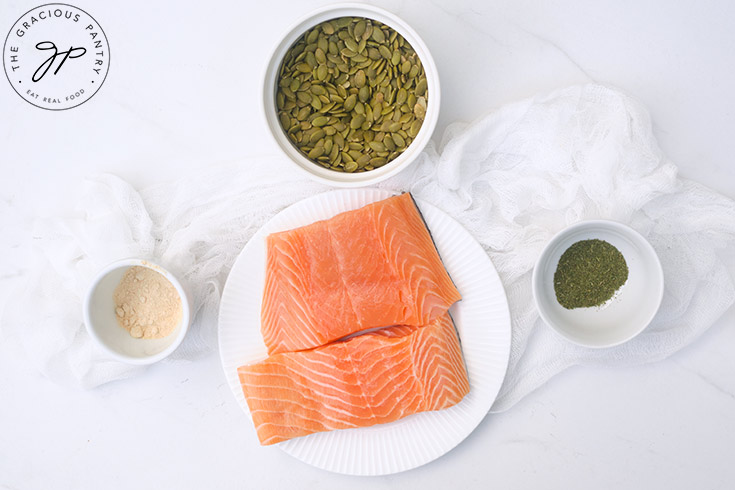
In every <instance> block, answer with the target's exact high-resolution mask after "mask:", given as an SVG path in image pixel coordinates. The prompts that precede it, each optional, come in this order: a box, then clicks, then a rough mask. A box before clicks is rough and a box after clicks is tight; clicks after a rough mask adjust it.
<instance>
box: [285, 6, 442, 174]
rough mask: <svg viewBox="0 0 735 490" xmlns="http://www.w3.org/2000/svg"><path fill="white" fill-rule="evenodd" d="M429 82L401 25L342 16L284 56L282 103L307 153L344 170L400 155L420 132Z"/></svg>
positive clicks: (288, 125) (294, 138) (290, 129)
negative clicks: (391, 26) (402, 32)
mask: <svg viewBox="0 0 735 490" xmlns="http://www.w3.org/2000/svg"><path fill="white" fill-rule="evenodd" d="M428 96H429V94H428V89H427V81H426V75H425V73H424V68H423V66H422V65H421V60H420V59H419V57H418V55H417V54H416V52H415V51H414V49H413V48H412V47H411V45H410V44H409V43H408V42H407V41H406V40H405V39H404V38H403V37H402V36H401V35H400V34H398V33H397V32H396V31H395V30H393V29H391V28H390V27H388V26H386V25H385V24H383V23H381V22H378V21H376V20H373V19H367V18H363V17H340V18H337V19H331V20H329V21H326V22H322V23H321V24H318V25H316V26H315V27H313V28H311V29H309V30H308V31H307V32H305V33H304V35H303V36H301V37H300V38H299V39H298V40H297V41H296V42H295V43H294V45H293V46H291V48H290V49H289V50H288V52H287V53H286V55H285V56H284V59H283V62H282V63H281V66H280V68H279V72H278V81H277V87H276V108H277V110H278V118H279V121H280V124H281V127H282V128H283V130H284V132H285V133H286V134H287V135H288V137H289V139H290V140H291V142H292V143H293V144H294V145H295V146H296V147H297V148H298V149H299V151H301V152H302V153H303V154H304V155H305V156H306V157H307V158H309V159H310V160H312V161H313V162H315V163H316V164H319V165H321V166H323V167H325V168H328V169H331V170H335V171H340V172H350V173H352V172H365V171H369V170H373V169H375V168H378V167H382V166H383V165H385V164H386V163H388V162H390V161H391V160H393V159H395V158H396V157H397V156H398V155H400V154H401V153H402V152H403V151H404V150H405V149H406V148H408V146H409V145H410V144H411V142H412V141H413V139H414V138H415V137H416V135H417V134H418V133H419V130H420V129H421V125H422V124H423V120H424V116H425V114H426V106H427V100H428Z"/></svg>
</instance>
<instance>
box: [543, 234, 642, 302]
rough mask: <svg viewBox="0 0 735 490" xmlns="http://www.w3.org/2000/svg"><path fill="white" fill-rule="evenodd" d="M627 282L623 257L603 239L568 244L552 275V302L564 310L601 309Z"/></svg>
mask: <svg viewBox="0 0 735 490" xmlns="http://www.w3.org/2000/svg"><path fill="white" fill-rule="evenodd" d="M627 280H628V265H627V264H626V262H625V257H623V254H622V253H620V251H619V250H618V249H617V248H615V247H614V246H612V245H610V244H609V243H608V242H606V241H604V240H597V239H592V240H582V241H579V242H576V243H574V244H572V245H571V246H570V247H569V248H568V249H567V250H566V251H565V252H564V253H563V254H562V255H561V257H560V258H559V264H558V265H557V266H556V272H555V273H554V292H555V293H556V299H557V301H558V302H559V304H560V305H562V306H563V307H564V308H567V309H572V308H588V307H593V306H601V305H603V304H604V303H605V302H607V301H608V300H610V299H611V298H612V297H613V296H614V295H615V293H616V292H617V291H618V289H620V287H621V286H622V285H623V284H625V281H627Z"/></svg>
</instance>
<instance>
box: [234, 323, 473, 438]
mask: <svg viewBox="0 0 735 490" xmlns="http://www.w3.org/2000/svg"><path fill="white" fill-rule="evenodd" d="M238 374H239V377H240V383H241V384H242V389H243V393H244V394H245V399H246V400H247V403H248V407H249V408H250V414H251V416H252V418H253V423H254V424H255V428H256V431H257V433H258V438H259V439H260V443H261V444H263V445H268V444H275V443H277V442H281V441H285V440H287V439H291V438H294V437H300V436H304V435H307V434H312V433H315V432H322V431H329V430H334V429H346V428H351V427H368V426H371V425H375V424H381V423H386V422H392V421H395V420H398V419H400V418H403V417H406V416H408V415H411V414H414V413H418V412H423V411H428V410H440V409H443V408H447V407H450V406H452V405H455V404H456V403H459V401H460V400H462V398H463V397H464V396H465V395H466V394H467V393H469V390H470V385H469V381H468V379H467V372H466V370H465V366H464V361H463V359H462V352H461V349H460V345H459V339H458V337H457V333H456V331H455V328H454V324H453V323H452V320H451V318H450V317H449V315H448V314H447V313H445V314H443V315H441V316H439V317H438V318H437V319H436V320H434V321H433V322H432V323H430V324H429V325H426V326H424V327H415V326H395V327H388V328H384V329H380V330H377V331H374V332H371V333H365V334H362V335H359V336H356V337H351V338H349V339H347V340H344V341H339V342H334V343H332V344H329V345H326V346H323V347H318V348H316V349H312V350H307V351H300V352H287V353H282V354H276V355H273V356H270V357H268V358H267V359H266V360H264V361H262V362H259V363H257V364H252V365H248V366H242V367H240V368H239V369H238Z"/></svg>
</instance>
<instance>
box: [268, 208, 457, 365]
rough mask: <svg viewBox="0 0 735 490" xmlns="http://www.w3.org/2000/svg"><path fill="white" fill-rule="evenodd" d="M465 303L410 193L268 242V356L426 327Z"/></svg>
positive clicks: (317, 223) (274, 236)
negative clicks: (378, 331) (387, 330)
mask: <svg viewBox="0 0 735 490" xmlns="http://www.w3.org/2000/svg"><path fill="white" fill-rule="evenodd" d="M459 299H460V294H459V292H458V291H457V288H455V286H454V284H453V283H452V280H451V279H450V277H449V275H448V274H447V271H446V269H445V268H444V265H443V264H442V261H441V258H440V257H439V254H438V252H437V250H436V248H435V247H434V242H433V240H432V238H431V235H430V234H429V231H428V229H427V228H426V225H425V223H424V220H423V217H422V216H421V214H420V212H419V210H418V208H417V207H416V204H415V203H414V201H413V198H412V197H411V195H410V194H409V193H405V194H401V195H399V196H395V197H391V198H388V199H385V200H382V201H378V202H375V203H372V204H368V205H367V206H364V207H362V208H360V209H356V210H353V211H347V212H345V213H341V214H338V215H336V216H334V217H333V218H331V219H328V220H324V221H318V222H315V223H312V224H310V225H307V226H303V227H301V228H296V229H293V230H288V231H284V232H280V233H273V234H271V235H268V237H267V238H266V273H265V289H264V294H263V302H262V308H261V333H262V335H263V340H264V341H265V345H266V347H267V348H268V353H269V354H276V353H279V352H290V351H298V350H304V349H311V348H314V347H317V346H320V345H324V344H327V343H329V342H332V341H334V340H337V339H340V338H342V337H345V336H348V335H350V334H353V333H355V332H359V331H362V330H368V329H373V328H379V327H386V326H393V325H415V326H421V325H426V324H428V323H430V322H431V321H433V320H434V319H436V318H437V317H439V316H441V315H442V314H444V313H445V312H446V311H447V310H448V309H449V307H450V306H451V305H452V304H453V303H454V302H456V301H458V300H459Z"/></svg>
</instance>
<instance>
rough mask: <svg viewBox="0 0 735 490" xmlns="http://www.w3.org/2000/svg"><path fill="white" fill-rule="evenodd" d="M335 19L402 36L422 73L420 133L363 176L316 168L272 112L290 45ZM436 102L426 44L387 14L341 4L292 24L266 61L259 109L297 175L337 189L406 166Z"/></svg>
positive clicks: (427, 133) (425, 136)
mask: <svg viewBox="0 0 735 490" xmlns="http://www.w3.org/2000/svg"><path fill="white" fill-rule="evenodd" d="M337 17H366V18H369V19H373V20H377V21H379V22H382V23H383V24H385V25H387V26H389V27H390V28H391V29H393V30H395V31H396V32H398V33H399V34H400V35H401V36H403V37H404V39H406V41H408V42H409V44H411V47H413V49H414V51H416V54H417V55H418V57H419V59H420V60H421V64H422V65H423V67H424V72H425V73H426V83H427V87H428V94H429V97H428V100H427V106H426V116H425V118H424V122H423V124H422V125H421V130H420V131H419V133H418V134H417V135H416V138H414V140H413V141H412V142H411V144H410V145H409V146H408V148H406V150H404V151H403V153H401V154H400V155H398V156H397V157H396V158H395V159H393V160H392V161H390V162H388V163H386V164H385V165H383V166H382V167H379V168H376V169H374V170H369V171H367V172H359V173H352V174H350V173H346V172H337V171H335V170H329V169H326V168H324V167H322V166H320V165H319V164H317V163H314V162H312V161H311V160H309V159H308V158H307V157H306V156H304V155H303V154H302V153H301V152H300V151H299V150H298V149H297V148H296V147H295V146H294V145H293V144H292V143H291V140H289V139H288V137H287V136H286V133H285V132H284V131H283V128H281V123H280V121H279V120H278V111H277V109H276V84H277V79H278V69H279V67H280V65H281V61H282V60H283V57H284V56H285V54H286V52H287V51H288V49H289V48H290V47H291V45H293V44H294V43H295V42H296V40H297V39H298V38H299V37H301V36H302V35H303V34H304V32H306V31H307V30H308V29H310V28H312V27H314V26H315V25H317V24H320V23H322V22H324V21H327V20H330V19H335V18H337ZM440 100H441V93H440V88H439V72H437V70H436V65H435V64H434V59H433V58H432V57H431V54H430V53H429V49H428V48H427V47H426V44H424V42H423V41H422V40H421V38H420V37H419V35H418V34H416V32H415V31H414V30H413V29H412V28H411V27H410V26H409V25H408V24H406V23H405V22H404V21H403V20H401V19H400V18H398V17H397V16H395V15H393V14H391V13H390V12H387V11H385V10H383V9H380V8H378V7H374V6H372V5H367V4H360V3H345V4H336V5H329V6H326V7H322V8H320V9H318V10H315V11H314V12H312V13H311V14H309V15H308V16H306V17H304V18H302V19H301V20H299V21H298V22H296V24H295V25H294V26H293V27H292V28H291V29H289V30H288V33H287V34H286V35H285V37H284V38H283V40H282V41H281V42H280V43H279V44H278V45H277V46H276V48H275V50H274V51H273V54H272V56H271V58H270V61H269V63H268V65H267V67H266V72H265V80H264V84H263V108H264V110H265V119H266V121H267V123H268V127H269V128H270V131H271V134H272V135H273V137H274V138H275V140H276V143H278V145H279V146H280V147H281V149H282V150H283V151H284V152H285V153H286V155H287V156H288V157H289V159H290V160H291V161H292V162H293V163H294V166H295V167H296V168H297V169H298V170H299V171H301V172H304V173H306V174H307V175H308V176H309V177H311V178H312V179H314V180H316V181H318V182H321V183H323V184H329V185H333V186H337V187H361V186H366V185H371V184H375V183H377V182H380V181H382V180H385V179H387V178H388V177H391V176H393V175H395V174H397V173H398V172H400V171H401V170H403V169H404V168H406V167H407V166H408V165H410V164H411V163H412V162H413V161H414V160H415V159H416V157H417V156H418V155H419V154H420V153H421V151H422V150H423V149H424V147H425V146H426V144H427V143H428V142H429V140H430V139H431V135H432V133H433V132H434V128H435V127H436V122H437V119H438V118H439V103H440Z"/></svg>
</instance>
